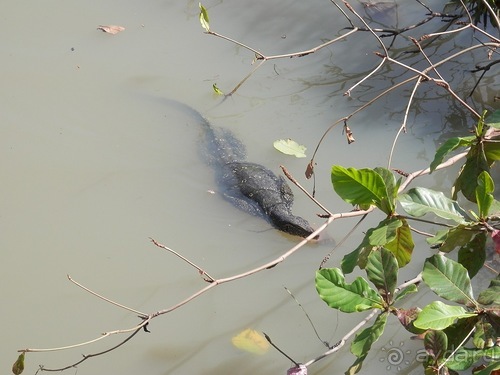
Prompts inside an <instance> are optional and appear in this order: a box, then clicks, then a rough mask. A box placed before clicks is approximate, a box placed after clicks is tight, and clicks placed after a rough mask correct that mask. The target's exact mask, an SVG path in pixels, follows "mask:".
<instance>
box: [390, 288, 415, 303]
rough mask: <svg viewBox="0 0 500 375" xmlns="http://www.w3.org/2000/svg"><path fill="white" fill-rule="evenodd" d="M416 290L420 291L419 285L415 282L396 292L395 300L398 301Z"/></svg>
mask: <svg viewBox="0 0 500 375" xmlns="http://www.w3.org/2000/svg"><path fill="white" fill-rule="evenodd" d="M416 292H418V287H417V286H416V285H415V284H410V285H408V286H407V287H406V288H404V289H402V290H400V291H399V292H398V293H397V294H396V298H395V299H394V302H397V301H399V300H401V299H403V298H404V297H406V296H407V295H408V294H410V293H416Z"/></svg>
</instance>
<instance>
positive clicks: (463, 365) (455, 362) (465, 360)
mask: <svg viewBox="0 0 500 375" xmlns="http://www.w3.org/2000/svg"><path fill="white" fill-rule="evenodd" d="M483 357H489V358H495V359H496V362H497V366H496V369H500V361H498V358H500V347H499V346H496V347H494V348H489V349H475V348H463V347H462V348H459V349H458V350H457V351H456V352H455V353H454V354H453V356H451V357H450V358H449V359H448V360H447V362H446V367H448V368H449V369H451V370H454V371H464V370H467V369H468V368H469V367H471V366H472V365H473V364H474V363H476V362H478V361H479V360H481V359H482V358H483ZM494 362H495V361H494ZM474 374H478V373H477V372H475V373H474ZM487 374H488V375H489V374H491V372H487Z"/></svg>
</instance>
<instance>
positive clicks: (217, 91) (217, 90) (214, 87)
mask: <svg viewBox="0 0 500 375" xmlns="http://www.w3.org/2000/svg"><path fill="white" fill-rule="evenodd" d="M212 88H213V89H214V92H215V93H216V94H217V95H224V93H223V92H222V90H221V89H219V88H218V87H217V84H216V83H214V84H213V85H212Z"/></svg>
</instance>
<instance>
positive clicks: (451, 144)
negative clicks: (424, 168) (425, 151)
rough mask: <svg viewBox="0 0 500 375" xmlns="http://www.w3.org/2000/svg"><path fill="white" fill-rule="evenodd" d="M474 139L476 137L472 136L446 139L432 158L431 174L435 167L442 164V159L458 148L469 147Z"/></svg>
mask: <svg viewBox="0 0 500 375" xmlns="http://www.w3.org/2000/svg"><path fill="white" fill-rule="evenodd" d="M475 139H476V137H474V136H470V137H464V138H459V137H455V138H450V139H448V140H447V141H446V142H445V143H443V144H442V145H441V147H439V148H438V150H437V151H436V155H435V156H434V160H433V161H432V163H431V166H430V169H431V173H432V172H434V170H435V169H436V167H437V166H438V165H439V164H441V163H442V162H443V159H444V157H445V156H446V155H448V154H449V153H450V152H452V151H454V150H456V149H457V148H459V147H469V146H470V145H471V142H472V141H474V140H475Z"/></svg>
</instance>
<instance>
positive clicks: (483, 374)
mask: <svg viewBox="0 0 500 375" xmlns="http://www.w3.org/2000/svg"><path fill="white" fill-rule="evenodd" d="M496 358H498V357H496ZM498 370H500V361H498V360H496V361H493V362H491V363H490V364H489V365H488V366H486V367H485V368H483V369H481V370H479V371H476V372H474V375H492V374H494V373H495V371H498Z"/></svg>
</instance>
